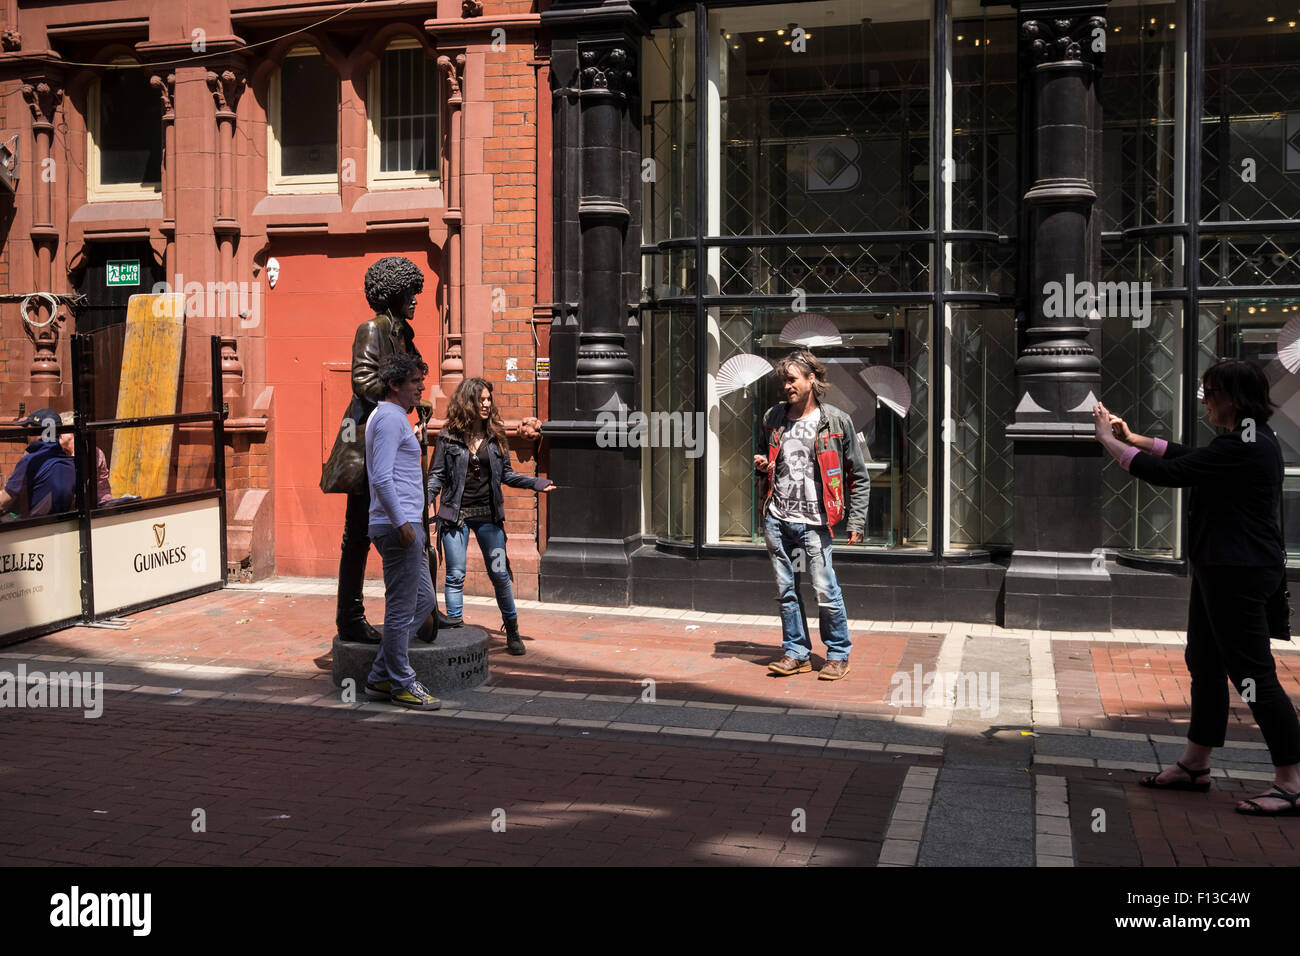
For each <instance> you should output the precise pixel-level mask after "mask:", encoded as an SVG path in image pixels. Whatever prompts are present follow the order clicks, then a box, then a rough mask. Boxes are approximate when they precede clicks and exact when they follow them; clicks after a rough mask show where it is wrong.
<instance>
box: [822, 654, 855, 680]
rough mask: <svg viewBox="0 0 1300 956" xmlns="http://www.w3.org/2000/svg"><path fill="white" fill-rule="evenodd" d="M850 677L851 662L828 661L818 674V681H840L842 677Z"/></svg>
mask: <svg viewBox="0 0 1300 956" xmlns="http://www.w3.org/2000/svg"><path fill="white" fill-rule="evenodd" d="M848 676H849V662H848V660H847V659H846V660H842V661H827V662H826V663H825V664H824V665H823V666H822V669H821V670H819V671H818V672H817V679H818V680H839V679H840V678H842V677H848Z"/></svg>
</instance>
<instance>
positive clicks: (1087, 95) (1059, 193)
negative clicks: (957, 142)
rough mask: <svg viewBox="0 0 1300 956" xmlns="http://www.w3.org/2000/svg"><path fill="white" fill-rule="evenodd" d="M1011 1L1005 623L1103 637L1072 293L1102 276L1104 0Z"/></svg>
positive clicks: (1091, 399) (1088, 325)
mask: <svg viewBox="0 0 1300 956" xmlns="http://www.w3.org/2000/svg"><path fill="white" fill-rule="evenodd" d="M1019 6H1020V17H1021V23H1020V39H1021V54H1020V83H1021V96H1022V102H1023V103H1024V104H1025V109H1024V111H1023V112H1022V114H1021V115H1022V117H1023V118H1025V119H1027V120H1028V124H1027V127H1026V128H1025V131H1024V134H1025V135H1026V136H1027V137H1029V143H1028V144H1027V145H1028V148H1027V149H1026V150H1025V151H1024V152H1023V153H1022V156H1024V157H1026V159H1027V160H1028V162H1029V170H1028V175H1027V177H1026V179H1027V180H1028V181H1029V182H1030V187H1029V189H1028V191H1027V192H1026V193H1025V197H1024V215H1023V217H1022V220H1021V221H1022V224H1023V230H1024V231H1023V232H1022V235H1021V242H1022V243H1023V244H1024V247H1025V249H1026V250H1027V255H1026V256H1022V258H1021V262H1022V264H1024V265H1023V267H1022V271H1021V274H1020V276H1019V279H1020V282H1019V286H1020V288H1019V292H1018V297H1019V300H1020V303H1021V308H1022V314H1021V316H1020V318H1021V329H1020V336H1019V353H1020V354H1019V358H1018V359H1017V360H1016V385H1017V392H1018V394H1019V395H1020V400H1019V404H1018V406H1017V408H1016V413H1015V422H1014V423H1013V424H1012V425H1011V426H1010V427H1009V428H1008V429H1007V432H1008V434H1009V436H1010V437H1011V439H1012V442H1013V447H1014V455H1015V491H1016V506H1015V522H1014V530H1013V535H1014V542H1015V551H1014V553H1013V555H1012V559H1011V566H1010V568H1009V569H1008V571H1007V576H1006V585H1005V586H1006V595H1005V599H1006V604H1005V618H1004V624H1005V626H1007V627H1025V628H1050V629H1055V630H1075V631H1093V630H1109V629H1110V626H1111V613H1110V612H1111V586H1110V575H1109V574H1108V573H1107V571H1106V568H1105V564H1104V560H1103V559H1102V557H1101V552H1100V551H1099V550H1098V549H1100V546H1101V541H1102V523H1101V502H1102V467H1103V458H1102V454H1103V453H1102V449H1101V446H1100V445H1098V444H1097V443H1096V441H1095V440H1094V439H1093V437H1092V434H1093V426H1092V419H1091V410H1092V407H1093V406H1094V405H1095V404H1096V403H1097V395H1098V392H1099V391H1100V387H1099V386H1100V381H1101V362H1100V360H1099V358H1098V352H1099V349H1100V344H1101V342H1100V337H1101V331H1100V321H1099V320H1098V318H1097V313H1096V311H1095V309H1094V308H1093V303H1091V302H1089V301H1087V300H1086V299H1085V298H1081V297H1078V296H1075V295H1074V294H1073V293H1072V290H1073V289H1074V288H1077V287H1078V285H1079V284H1080V283H1083V282H1091V283H1094V288H1095V283H1096V282H1097V281H1098V280H1099V279H1100V277H1101V276H1100V272H1101V226H1100V209H1099V207H1098V203H1097V189H1096V185H1097V183H1098V181H1099V178H1100V173H1101V135H1102V131H1101V104H1100V100H1099V94H1100V85H1101V65H1102V55H1103V53H1104V52H1105V43H1106V21H1105V19H1104V18H1103V17H1102V16H1101V14H1102V13H1104V12H1105V4H1104V3H1089V4H1069V3H1068V2H1067V3H1062V2H1059V0H1058V2H1054V3H1033V2H1029V0H1022V2H1021V3H1020V5H1019ZM1055 283H1060V286H1059V288H1058V287H1055V286H1054V285H1053V284H1055ZM1080 303H1082V307H1079V306H1080ZM1062 305H1063V306H1064V308H1062Z"/></svg>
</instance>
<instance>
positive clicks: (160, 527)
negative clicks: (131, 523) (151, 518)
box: [153, 524, 167, 548]
mask: <svg viewBox="0 0 1300 956" xmlns="http://www.w3.org/2000/svg"><path fill="white" fill-rule="evenodd" d="M153 536H154V540H155V541H157V542H158V547H160V548H161V547H162V546H163V539H164V538H166V537H167V525H166V524H156V525H154V526H153Z"/></svg>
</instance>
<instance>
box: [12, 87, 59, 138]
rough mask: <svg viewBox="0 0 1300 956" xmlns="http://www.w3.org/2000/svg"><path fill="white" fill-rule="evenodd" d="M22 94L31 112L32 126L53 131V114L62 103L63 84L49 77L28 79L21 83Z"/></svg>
mask: <svg viewBox="0 0 1300 956" xmlns="http://www.w3.org/2000/svg"><path fill="white" fill-rule="evenodd" d="M22 92H23V99H24V100H26V101H27V106H28V108H29V109H30V110H31V111H32V125H33V126H34V127H35V128H37V129H53V128H54V114H55V113H57V112H58V111H59V104H61V103H62V102H63V83H62V82H61V81H59V80H57V79H55V78H54V77H49V76H37V77H30V78H28V79H26V80H24V81H23V86H22Z"/></svg>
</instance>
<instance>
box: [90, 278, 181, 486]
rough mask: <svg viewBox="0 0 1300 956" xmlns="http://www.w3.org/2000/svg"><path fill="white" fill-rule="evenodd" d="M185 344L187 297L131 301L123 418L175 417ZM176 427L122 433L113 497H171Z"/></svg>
mask: <svg viewBox="0 0 1300 956" xmlns="http://www.w3.org/2000/svg"><path fill="white" fill-rule="evenodd" d="M184 344H185V296H184V295H182V294H180V293H176V292H170V293H166V294H163V295H133V296H131V301H130V302H129V303H128V305H127V307H126V341H125V343H124V344H123V346H122V379H121V383H120V384H119V385H118V390H117V417H118V418H141V417H143V416H146V415H173V414H175V413H176V396H177V393H178V391H179V389H180V372H181V349H182V348H183V346H184ZM174 427H175V426H173V425H151V426H150V427H148V428H124V429H121V430H120V431H119V432H118V433H117V435H116V437H115V438H114V441H113V463H112V465H111V466H110V467H109V476H108V480H109V483H110V485H112V488H113V494H114V495H139V496H140V497H141V498H155V497H157V496H158V495H165V494H166V493H167V477H168V470H169V467H170V465H171V457H172V432H173V430H174Z"/></svg>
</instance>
